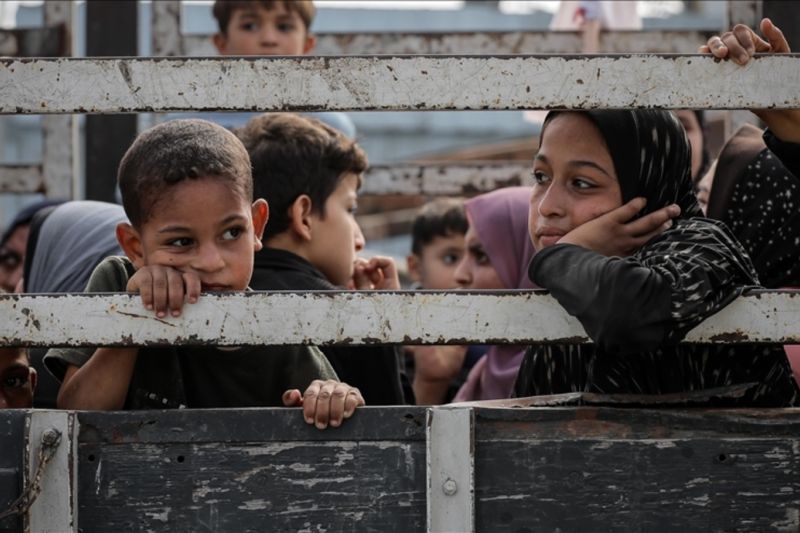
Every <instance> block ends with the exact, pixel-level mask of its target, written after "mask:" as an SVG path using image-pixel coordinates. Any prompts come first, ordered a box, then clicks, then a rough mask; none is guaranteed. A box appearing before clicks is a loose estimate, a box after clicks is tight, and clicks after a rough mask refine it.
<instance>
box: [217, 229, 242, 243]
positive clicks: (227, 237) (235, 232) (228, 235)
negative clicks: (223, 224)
mask: <svg viewBox="0 0 800 533" xmlns="http://www.w3.org/2000/svg"><path fill="white" fill-rule="evenodd" d="M243 231H244V230H243V229H242V228H238V227H237V228H231V229H229V230H226V231H225V233H223V234H222V240H223V241H232V240H235V239H236V238H238V237H239V235H241V234H242V232H243Z"/></svg>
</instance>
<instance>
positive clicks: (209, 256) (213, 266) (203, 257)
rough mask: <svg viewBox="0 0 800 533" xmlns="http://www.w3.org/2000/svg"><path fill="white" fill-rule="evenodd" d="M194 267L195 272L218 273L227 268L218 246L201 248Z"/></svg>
mask: <svg viewBox="0 0 800 533" xmlns="http://www.w3.org/2000/svg"><path fill="white" fill-rule="evenodd" d="M192 266H193V268H194V269H195V270H199V271H203V272H216V271H218V270H221V269H222V268H223V267H224V266H225V260H224V259H223V258H222V254H221V253H220V251H219V249H218V248H217V247H216V246H214V245H207V246H201V247H200V249H199V250H198V253H197V256H196V257H195V261H194V265H192Z"/></svg>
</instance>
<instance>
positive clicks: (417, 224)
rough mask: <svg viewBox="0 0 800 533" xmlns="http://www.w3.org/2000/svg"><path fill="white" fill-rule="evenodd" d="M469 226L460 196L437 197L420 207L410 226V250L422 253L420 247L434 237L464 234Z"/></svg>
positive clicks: (431, 240) (418, 253)
mask: <svg viewBox="0 0 800 533" xmlns="http://www.w3.org/2000/svg"><path fill="white" fill-rule="evenodd" d="M468 228H469V222H468V221H467V214H466V211H465V210H464V201H463V200H461V199H460V198H438V199H436V200H433V201H431V202H428V203H427V204H425V205H424V206H422V209H420V211H419V213H418V214H417V216H416V218H415V219H414V224H413V226H412V227H411V251H412V252H413V253H415V254H417V255H421V254H422V248H424V247H425V246H427V245H428V244H430V243H431V242H433V239H435V238H436V237H449V236H451V235H464V234H465V233H466V232H467V229H468Z"/></svg>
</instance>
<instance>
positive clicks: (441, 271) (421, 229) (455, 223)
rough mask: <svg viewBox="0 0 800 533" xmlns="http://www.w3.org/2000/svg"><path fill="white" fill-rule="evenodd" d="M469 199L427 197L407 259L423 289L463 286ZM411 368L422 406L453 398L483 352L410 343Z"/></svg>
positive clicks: (407, 351)
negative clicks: (460, 272)
mask: <svg viewBox="0 0 800 533" xmlns="http://www.w3.org/2000/svg"><path fill="white" fill-rule="evenodd" d="M467 227H468V223H467V216H466V214H465V213H464V202H463V200H461V199H458V198H439V199H436V200H433V201H431V202H428V203H427V204H425V205H424V206H423V207H422V209H420V212H419V214H418V215H417V217H416V218H415V219H414V224H413V226H412V228H411V254H410V255H409V256H408V257H407V258H406V262H407V264H408V273H409V275H410V277H411V279H412V280H413V281H414V283H415V287H416V288H419V289H423V290H439V291H444V290H452V289H457V288H458V282H457V281H456V277H455V270H456V267H457V266H458V264H459V262H461V258H462V257H463V256H464V234H465V233H466V232H467ZM406 353H407V355H408V358H407V372H408V373H409V375H413V379H412V386H413V389H414V396H415V398H416V401H417V404H419V405H437V404H442V403H447V402H449V401H450V400H451V399H452V398H453V396H454V395H455V393H456V391H457V390H458V388H459V387H460V386H461V384H462V383H463V381H464V379H465V378H466V375H467V373H468V372H469V369H470V368H471V367H472V365H474V364H475V361H477V359H479V358H480V356H481V355H483V352H482V351H477V352H474V351H473V356H472V357H468V355H467V354H468V347H467V346H407V347H406Z"/></svg>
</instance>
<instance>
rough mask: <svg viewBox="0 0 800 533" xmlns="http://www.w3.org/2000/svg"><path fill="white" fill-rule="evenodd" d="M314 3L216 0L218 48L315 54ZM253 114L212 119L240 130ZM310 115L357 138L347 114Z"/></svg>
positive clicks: (223, 51) (248, 52) (226, 52)
mask: <svg viewBox="0 0 800 533" xmlns="http://www.w3.org/2000/svg"><path fill="white" fill-rule="evenodd" d="M316 12H317V10H316V8H315V7H314V2H312V1H311V0H216V1H215V2H214V6H213V8H212V13H213V15H214V18H215V19H216V20H217V25H218V26H219V31H218V32H217V33H216V34H214V37H213V42H214V46H215V47H216V49H217V52H219V55H222V56H300V55H308V54H311V53H313V51H314V45H316V42H317V40H316V37H314V35H313V34H312V33H311V24H312V23H313V21H314V16H315V15H316ZM254 116H255V115H254V114H252V113H214V114H213V115H208V117H209V119H210V120H213V121H214V122H217V123H219V124H222V125H223V126H226V127H229V128H231V127H240V126H243V125H244V124H245V123H246V122H247V121H248V120H250V119H251V118H253V117H254ZM309 116H311V117H313V118H316V119H317V120H320V121H322V122H324V123H326V124H328V125H329V126H332V127H334V128H336V129H337V130H339V131H341V132H342V133H344V134H345V135H347V136H348V137H350V138H351V139H355V137H356V127H355V125H354V124H353V121H352V120H351V119H350V117H348V116H347V115H346V114H344V113H339V112H332V111H331V112H317V113H309Z"/></svg>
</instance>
